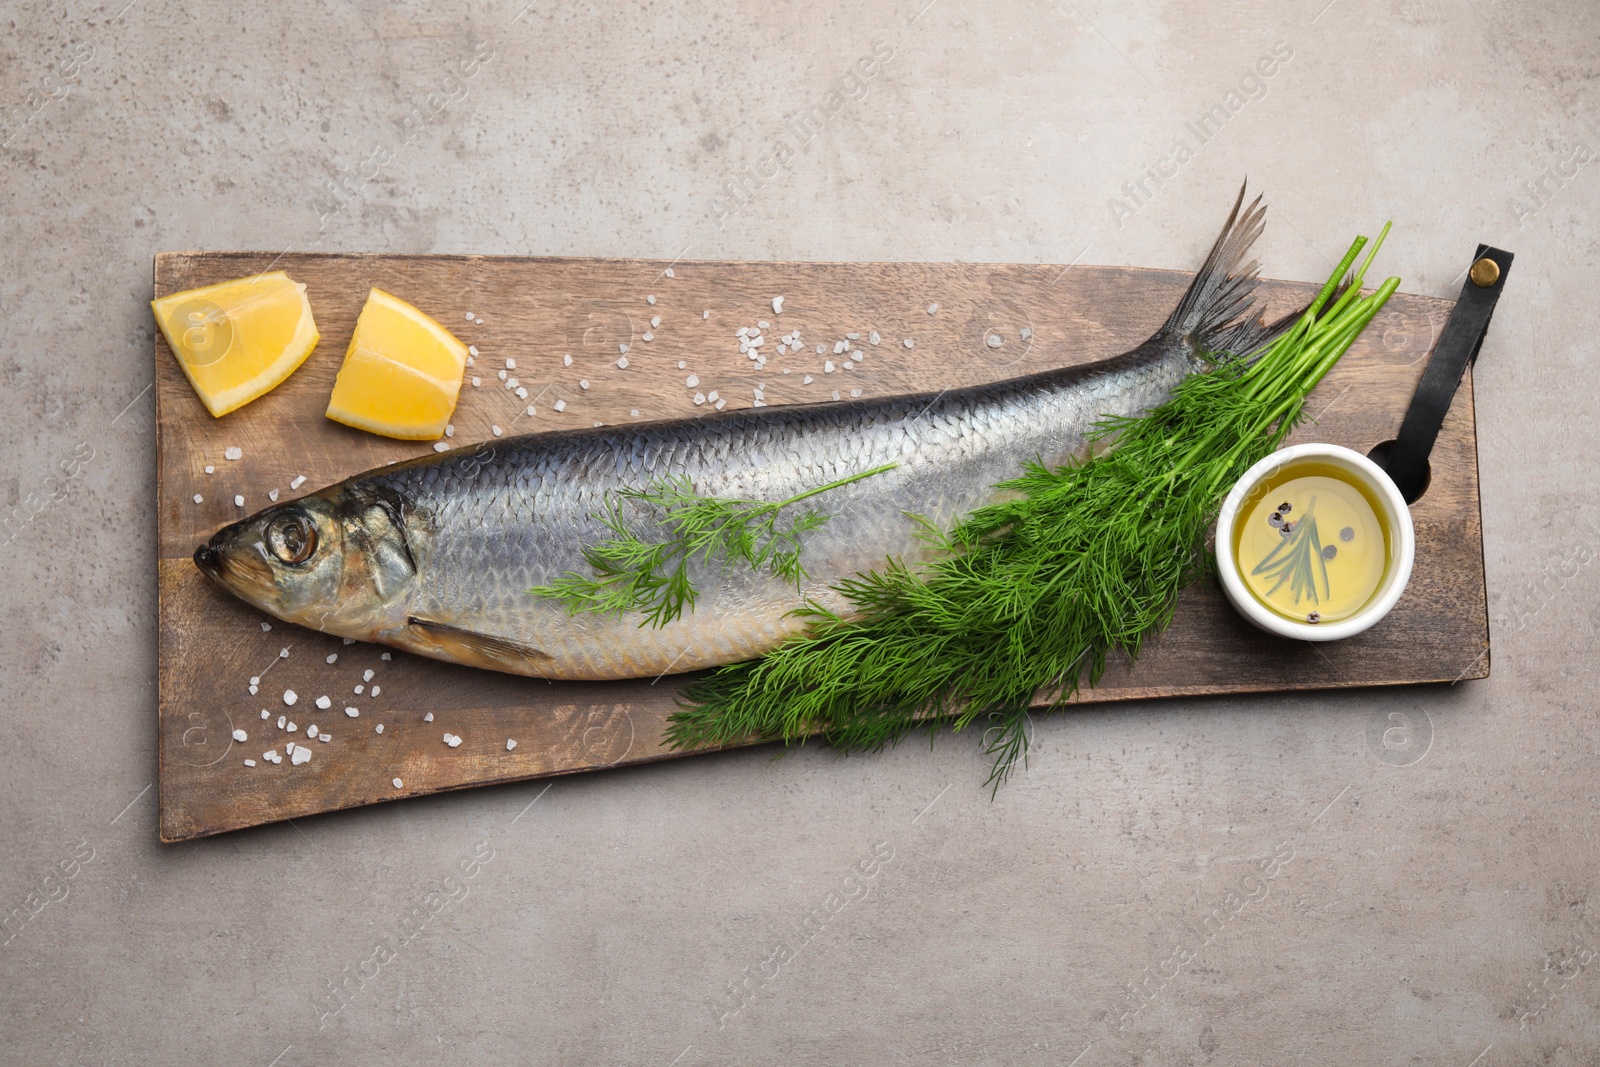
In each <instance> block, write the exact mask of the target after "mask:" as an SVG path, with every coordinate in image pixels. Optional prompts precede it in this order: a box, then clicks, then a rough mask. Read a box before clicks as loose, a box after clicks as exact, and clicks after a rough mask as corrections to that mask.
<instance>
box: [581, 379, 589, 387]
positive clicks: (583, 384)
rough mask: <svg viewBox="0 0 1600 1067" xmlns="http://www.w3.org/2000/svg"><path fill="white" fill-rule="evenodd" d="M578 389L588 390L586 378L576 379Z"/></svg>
mask: <svg viewBox="0 0 1600 1067" xmlns="http://www.w3.org/2000/svg"><path fill="white" fill-rule="evenodd" d="M578 388H579V389H587V388H589V379H587V378H579V379H578Z"/></svg>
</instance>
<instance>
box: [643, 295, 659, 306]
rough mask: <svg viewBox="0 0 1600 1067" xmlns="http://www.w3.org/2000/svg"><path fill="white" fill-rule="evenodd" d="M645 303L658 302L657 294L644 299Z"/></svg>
mask: <svg viewBox="0 0 1600 1067" xmlns="http://www.w3.org/2000/svg"><path fill="white" fill-rule="evenodd" d="M644 302H645V303H646V304H654V303H655V302H656V298H655V294H654V293H652V294H651V295H649V296H647V297H645V298H644Z"/></svg>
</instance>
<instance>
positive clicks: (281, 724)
mask: <svg viewBox="0 0 1600 1067" xmlns="http://www.w3.org/2000/svg"><path fill="white" fill-rule="evenodd" d="M288 722H289V717H288V716H287V715H279V716H278V729H280V730H281V729H283V728H284V726H286V725H287V724H288Z"/></svg>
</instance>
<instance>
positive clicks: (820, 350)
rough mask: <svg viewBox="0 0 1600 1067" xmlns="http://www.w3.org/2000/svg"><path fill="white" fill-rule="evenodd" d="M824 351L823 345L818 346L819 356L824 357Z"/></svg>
mask: <svg viewBox="0 0 1600 1067" xmlns="http://www.w3.org/2000/svg"><path fill="white" fill-rule="evenodd" d="M823 351H824V349H823V347H822V346H821V345H818V346H817V355H819V356H820V355H822V353H823Z"/></svg>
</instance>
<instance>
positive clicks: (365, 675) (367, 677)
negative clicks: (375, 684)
mask: <svg viewBox="0 0 1600 1067" xmlns="http://www.w3.org/2000/svg"><path fill="white" fill-rule="evenodd" d="M361 680H362V681H363V682H370V681H372V671H371V670H365V671H362V672H361Z"/></svg>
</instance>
